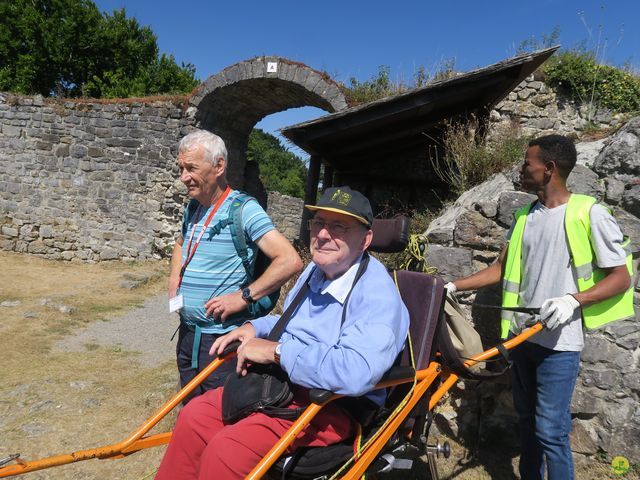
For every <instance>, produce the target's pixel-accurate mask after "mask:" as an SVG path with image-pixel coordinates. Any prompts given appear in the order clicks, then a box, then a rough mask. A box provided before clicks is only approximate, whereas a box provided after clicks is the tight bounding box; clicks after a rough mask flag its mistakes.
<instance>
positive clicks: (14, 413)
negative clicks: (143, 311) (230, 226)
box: [0, 253, 177, 479]
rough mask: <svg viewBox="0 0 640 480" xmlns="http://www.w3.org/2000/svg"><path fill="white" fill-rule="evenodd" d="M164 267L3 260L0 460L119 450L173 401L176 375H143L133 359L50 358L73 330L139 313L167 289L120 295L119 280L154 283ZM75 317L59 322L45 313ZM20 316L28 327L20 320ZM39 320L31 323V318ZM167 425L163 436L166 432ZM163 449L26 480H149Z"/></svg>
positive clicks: (99, 351)
mask: <svg viewBox="0 0 640 480" xmlns="http://www.w3.org/2000/svg"><path fill="white" fill-rule="evenodd" d="M166 270H167V265H166V264H164V263H158V262H156V263H145V264H137V265H130V266H127V265H123V264H120V263H113V264H106V263H104V264H99V265H81V264H73V263H61V262H51V261H46V260H43V259H40V258H35V257H30V256H21V255H16V254H9V253H0V271H2V273H3V281H2V289H1V290H0V301H5V300H9V301H16V300H17V301H20V305H19V306H17V307H11V308H7V307H4V308H2V309H0V314H1V315H2V317H1V320H0V335H1V338H2V349H3V365H2V368H1V369H0V430H1V431H2V435H1V436H0V438H1V440H0V457H4V456H6V455H8V454H10V453H17V452H20V453H21V454H22V456H23V458H25V459H36V458H40V457H43V456H48V455H52V454H58V453H70V452H72V451H75V450H79V449H84V448H90V447H94V446H100V445H104V444H109V443H115V442H117V441H120V440H122V439H123V438H125V437H126V436H127V435H128V434H129V433H130V432H131V431H132V430H133V429H134V428H135V427H136V426H137V425H138V424H139V423H142V421H143V420H144V419H146V418H147V417H148V416H150V415H151V414H152V413H153V412H154V411H155V410H156V409H157V408H158V407H159V406H160V405H161V404H162V403H163V402H164V401H165V400H166V399H167V398H168V397H169V396H170V395H171V393H173V392H174V391H175V388H176V384H177V381H176V380H177V376H176V372H175V367H174V366H173V365H172V364H170V363H168V364H167V365H166V366H163V367H162V368H156V369H146V368H140V367H137V366H136V365H137V364H136V363H135V362H132V361H131V359H132V355H133V353H132V352H125V351H121V350H120V349H119V348H117V347H114V348H104V347H98V346H91V345H88V346H87V351H86V353H85V352H83V353H75V352H74V353H69V352H56V351H53V350H52V348H51V347H52V345H53V344H54V342H55V341H56V340H59V339H60V338H62V337H63V336H64V335H66V334H69V333H71V332H72V331H73V330H74V329H75V328H77V327H79V326H81V325H83V324H86V323H87V322H90V321H100V320H101V319H105V318H106V317H107V314H108V315H113V314H114V313H118V312H120V311H123V310H124V309H128V308H131V307H133V306H137V305H139V304H141V302H142V301H143V300H144V299H145V298H148V297H149V296H150V295H151V294H154V293H157V292H159V291H160V290H161V289H163V288H164V285H165V282H164V281H160V278H158V280H157V281H155V282H151V283H150V284H149V285H146V286H143V287H141V288H138V289H135V290H126V289H123V288H121V287H120V281H121V280H122V274H123V273H124V272H130V273H140V272H146V273H151V274H154V273H159V272H164V271H166ZM43 298H48V299H50V300H51V302H52V303H54V304H64V305H66V306H68V307H72V308H73V309H74V311H73V313H71V314H64V313H61V312H60V311H58V310H57V309H56V308H52V307H51V306H49V305H41V304H40V302H41V300H42V299H43ZM25 314H26V317H25ZM32 315H35V316H36V317H35V318H29V317H31V316H32ZM172 422H173V418H169V419H168V420H166V421H163V423H164V425H160V426H159V427H163V428H162V429H161V430H159V431H163V430H166V429H168V428H170V424H171V423H172ZM163 450H164V448H158V449H154V450H150V451H147V452H144V453H142V454H137V455H133V456H131V457H128V458H126V459H124V460H121V461H118V462H106V461H94V460H91V461H87V462H81V463H78V464H73V465H69V466H64V467H58V468H55V469H53V470H45V471H41V472H34V473H30V474H27V475H25V476H24V478H26V479H29V478H32V479H36V478H38V479H39V478H52V479H53V478H55V479H59V478H62V479H66V478H82V479H92V478H95V479H105V478H130V479H138V478H145V477H146V476H147V475H149V474H152V473H154V472H155V468H156V467H157V465H158V463H159V460H160V457H161V455H162V452H163Z"/></svg>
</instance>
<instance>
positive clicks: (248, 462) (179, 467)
mask: <svg viewBox="0 0 640 480" xmlns="http://www.w3.org/2000/svg"><path fill="white" fill-rule="evenodd" d="M308 403H309V401H308V397H307V393H306V391H305V390H303V389H299V390H298V391H297V392H296V395H295V397H294V400H293V403H292V405H291V407H292V408H294V407H300V406H306V405H308ZM221 405H222V388H218V389H215V390H210V391H208V392H205V393H204V394H202V395H201V396H199V397H196V398H194V399H193V400H191V401H190V402H189V403H188V404H187V405H186V406H185V407H184V408H183V409H182V411H181V412H180V414H179V415H178V421H177V423H176V426H175V428H174V430H173V435H172V436H171V442H170V443H169V446H168V447H167V451H166V453H165V455H164V458H163V459H162V463H161V464H160V468H159V470H158V473H157V474H156V480H181V479H185V480H186V479H194V480H195V479H200V480H205V479H206V480H214V479H215V480H226V479H240V478H245V477H246V476H247V475H248V474H249V472H251V470H252V469H253V467H255V466H256V465H257V464H258V462H259V461H260V460H261V459H262V457H263V456H264V455H266V454H267V453H268V452H269V450H270V449H271V447H273V445H275V444H276V442H277V441H278V440H279V439H280V437H281V436H282V435H283V434H284V433H285V432H286V431H287V430H288V429H289V427H290V426H291V425H292V424H293V422H292V421H291V420H285V419H281V418H273V417H269V416H267V415H264V414H262V413H253V414H251V415H249V416H248V417H246V418H244V419H242V420H240V421H238V422H237V423H235V424H233V425H224V424H223V423H222V409H221ZM354 434H355V425H354V423H353V421H352V420H351V419H350V417H349V416H348V415H347V414H346V413H345V412H344V411H343V410H342V409H340V407H338V406H335V405H332V404H329V405H327V406H326V407H325V408H323V409H322V410H321V411H320V413H318V415H317V416H316V417H315V418H314V419H313V421H312V422H311V423H310V424H309V425H308V426H307V427H306V428H305V429H304V430H303V431H302V432H301V433H300V434H299V435H298V438H296V440H295V441H294V442H293V444H292V445H291V446H290V447H289V449H288V450H287V452H288V453H291V452H293V451H294V450H295V449H297V448H299V447H305V446H318V447H320V446H326V445H331V444H333V443H337V442H340V441H342V440H345V439H347V438H349V437H350V436H353V435H354Z"/></svg>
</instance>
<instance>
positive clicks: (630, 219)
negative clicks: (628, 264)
mask: <svg viewBox="0 0 640 480" xmlns="http://www.w3.org/2000/svg"><path fill="white" fill-rule="evenodd" d="M611 211H612V213H613V216H614V217H615V219H616V221H617V222H618V225H619V226H620V230H622V233H623V234H625V235H627V236H628V237H629V240H630V247H631V251H632V252H640V218H638V217H637V216H636V215H632V214H631V213H629V212H627V211H626V210H623V209H622V208H620V207H612V209H611Z"/></svg>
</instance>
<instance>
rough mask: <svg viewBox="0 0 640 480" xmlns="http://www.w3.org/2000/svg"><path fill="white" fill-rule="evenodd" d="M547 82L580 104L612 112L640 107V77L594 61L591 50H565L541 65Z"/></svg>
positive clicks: (635, 109) (629, 110)
mask: <svg viewBox="0 0 640 480" xmlns="http://www.w3.org/2000/svg"><path fill="white" fill-rule="evenodd" d="M543 73H544V74H545V77H546V81H547V82H548V83H549V84H550V85H551V86H553V87H557V88H560V89H563V90H565V91H567V92H568V93H569V94H570V95H571V96H573V98H574V99H575V100H576V101H578V102H579V103H581V104H583V105H592V106H594V107H606V108H608V109H610V110H612V111H615V112H635V111H638V110H640V77H638V76H636V75H633V74H632V73H631V72H629V71H625V70H623V69H620V68H616V67H613V66H611V65H604V64H601V63H598V62H597V61H596V57H595V54H594V53H593V52H586V51H580V50H565V51H563V52H560V53H559V54H557V55H555V56H554V57H552V58H551V59H549V61H548V62H547V63H546V64H545V65H544V67H543Z"/></svg>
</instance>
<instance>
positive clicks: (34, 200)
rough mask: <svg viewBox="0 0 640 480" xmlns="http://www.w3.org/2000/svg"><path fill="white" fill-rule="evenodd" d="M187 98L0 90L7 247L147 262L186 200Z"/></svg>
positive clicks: (1, 235) (0, 207) (167, 239)
mask: <svg viewBox="0 0 640 480" xmlns="http://www.w3.org/2000/svg"><path fill="white" fill-rule="evenodd" d="M192 123H193V120H192V119H191V118H189V117H188V116H185V115H184V113H183V109H182V105H181V104H180V103H179V102H169V101H145V102H135V101H134V102H126V103H124V102H121V103H97V102H91V103H88V102H60V101H45V100H43V99H42V97H39V96H36V97H19V96H13V95H6V94H3V95H0V159H1V162H2V168H1V169H0V225H1V230H0V248H2V249H4V250H13V251H17V252H28V253H34V254H39V255H43V256H46V257H48V258H53V259H67V260H71V259H77V260H85V261H86V260H89V261H98V260H111V259H125V260H126V259H144V258H149V257H151V256H152V255H153V254H154V252H156V251H158V250H164V249H165V248H167V246H168V244H169V243H171V241H172V239H173V235H174V231H175V228H176V220H175V219H176V217H177V215H178V214H179V211H180V209H181V203H182V195H181V189H180V187H181V185H180V184H179V182H176V172H177V171H176V167H175V146H176V142H177V140H178V139H179V138H180V137H181V136H182V135H183V134H184V133H185V132H186V131H187V130H188V129H189V127H190V126H191V125H192Z"/></svg>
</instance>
